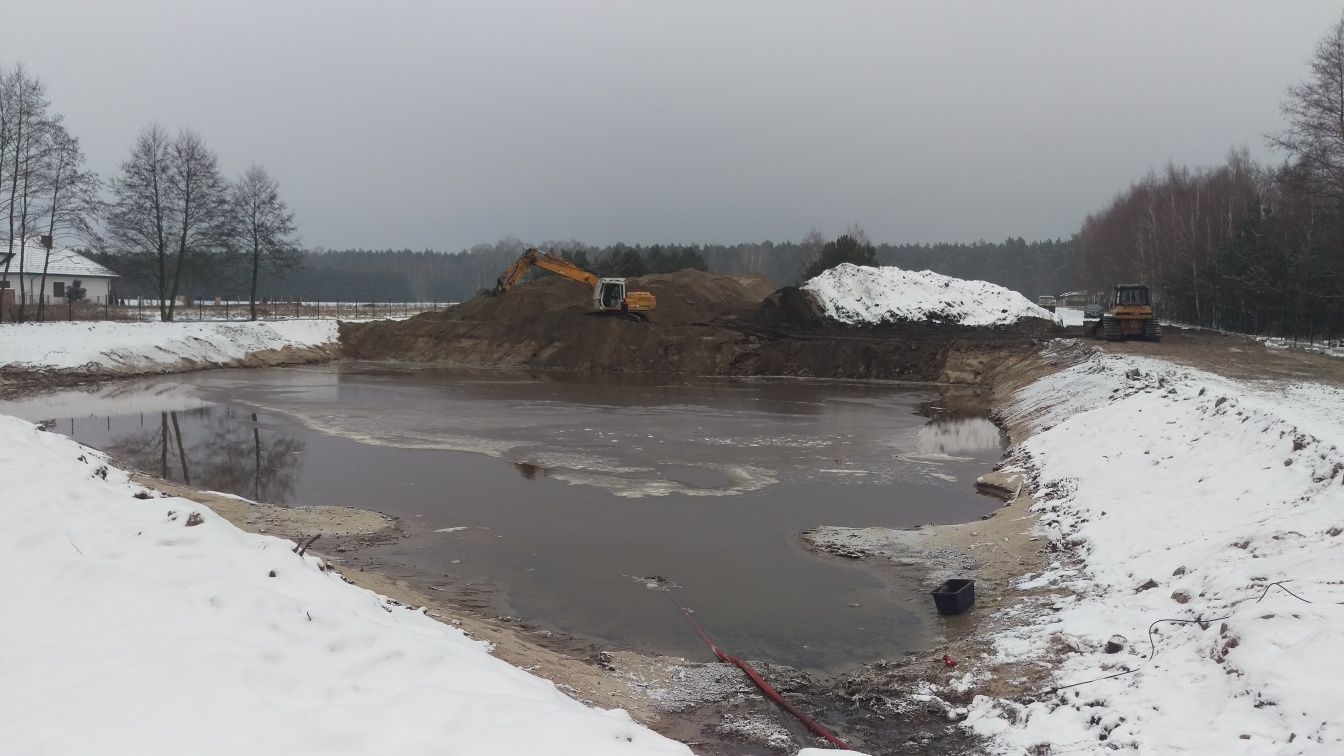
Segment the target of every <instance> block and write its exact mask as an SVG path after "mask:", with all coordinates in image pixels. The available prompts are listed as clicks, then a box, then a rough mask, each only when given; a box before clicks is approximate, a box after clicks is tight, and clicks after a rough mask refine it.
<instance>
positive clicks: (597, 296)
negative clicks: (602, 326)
mask: <svg viewBox="0 0 1344 756" xmlns="http://www.w3.org/2000/svg"><path fill="white" fill-rule="evenodd" d="M624 304H625V279H624V278H603V279H599V280H598V282H597V288H595V289H593V309H594V310H605V311H611V310H620V309H622V308H623V305H624Z"/></svg>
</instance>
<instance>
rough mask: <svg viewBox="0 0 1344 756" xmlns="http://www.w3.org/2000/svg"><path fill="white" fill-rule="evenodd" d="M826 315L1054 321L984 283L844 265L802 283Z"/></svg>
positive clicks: (856, 319)
mask: <svg viewBox="0 0 1344 756" xmlns="http://www.w3.org/2000/svg"><path fill="white" fill-rule="evenodd" d="M802 288H804V289H806V290H807V291H810V292H812V294H813V296H815V297H816V298H817V300H818V301H819V302H820V303H821V306H822V308H823V309H824V310H825V312H826V315H827V317H830V318H831V319H833V320H838V321H840V322H842V323H850V324H864V325H873V324H879V323H896V322H918V321H933V322H938V323H958V324H961V325H967V326H1001V325H1012V324H1014V323H1017V322H1018V321H1020V320H1023V319H1024V318H1041V319H1044V320H1049V321H1053V322H1058V319H1057V318H1056V317H1055V316H1054V315H1052V314H1051V313H1050V311H1048V310H1046V309H1044V308H1041V307H1037V306H1036V305H1035V304H1032V303H1031V302H1030V301H1029V300H1028V299H1027V298H1026V297H1024V296H1022V295H1021V294H1018V293H1017V292H1015V291H1012V290H1010V289H1005V288H1004V287H1002V286H998V285H995V284H992V283H988V282H985V281H966V280H963V279H960V278H952V277H950V276H944V275H941V274H938V273H934V272H932V271H927V270H925V271H920V272H914V271H909V270H902V269H901V268H896V267H892V266H881V267H867V266H860V265H852V264H850V263H844V264H842V265H837V266H836V267H834V268H831V269H830V270H828V271H826V272H825V273H822V274H821V275H819V276H817V277H816V278H813V279H812V280H810V281H808V282H807V283H805V284H803V286H802Z"/></svg>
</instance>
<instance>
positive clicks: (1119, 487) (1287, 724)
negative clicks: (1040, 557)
mask: <svg viewBox="0 0 1344 756" xmlns="http://www.w3.org/2000/svg"><path fill="white" fill-rule="evenodd" d="M1006 419H1007V421H1009V422H1026V423H1030V424H1031V425H1033V426H1034V428H1035V430H1036V432H1035V435H1034V436H1032V437H1031V438H1029V439H1028V440H1027V441H1025V442H1024V443H1023V444H1022V446H1021V447H1020V451H1021V453H1023V454H1025V455H1026V456H1027V457H1028V458H1029V459H1030V460H1031V464H1032V466H1033V467H1034V469H1035V472H1036V476H1037V477H1036V489H1035V492H1034V493H1035V497H1036V504H1035V506H1034V510H1035V512H1036V513H1037V514H1038V516H1039V518H1040V521H1039V525H1038V528H1037V532H1038V534H1039V535H1040V536H1042V537H1045V538H1048V539H1049V541H1050V542H1051V544H1052V546H1053V547H1054V548H1055V549H1056V551H1057V554H1058V557H1057V561H1056V562H1054V563H1053V564H1052V565H1051V566H1050V567H1049V568H1048V569H1047V570H1045V571H1044V572H1042V573H1040V574H1037V575H1032V576H1029V578H1030V579H1029V580H1026V581H1024V582H1023V583H1022V584H1021V587H1022V588H1024V589H1027V588H1033V587H1040V586H1052V587H1054V588H1057V589H1062V590H1064V591H1067V594H1066V596H1065V597H1062V598H1057V599H1056V600H1053V601H1050V602H1048V603H1047V606H1046V607H1045V608H1046V609H1047V611H1044V612H1038V613H1036V614H1035V616H1028V615H1029V613H1024V614H1023V618H1022V619H1020V620H1019V621H1018V622H1017V623H1016V624H1015V625H1013V626H1012V627H1011V628H1010V629H1008V630H1006V631H1004V632H1002V633H1000V634H999V635H998V636H997V637H995V639H994V644H995V655H996V659H995V661H997V662H998V663H1001V664H1010V663H1013V662H1021V661H1023V660H1024V659H1034V660H1036V661H1038V662H1040V663H1043V664H1048V665H1050V667H1051V668H1052V670H1053V672H1052V679H1051V681H1050V682H1049V683H1048V684H1047V685H1046V686H1045V687H1044V689H1042V690H1029V691H1022V693H1021V695H1020V696H1018V697H1016V698H1014V699H1013V700H1009V699H1007V698H1000V697H993V696H985V695H981V696H977V697H976V699H975V700H974V702H973V703H972V705H971V706H970V711H969V716H968V719H967V721H966V726H967V727H969V728H971V729H972V730H973V731H974V732H976V733H978V734H980V735H982V736H984V737H986V738H988V739H989V740H990V742H991V743H992V744H993V747H994V751H995V752H997V753H1022V752H1024V751H1028V750H1031V749H1033V748H1038V747H1046V746H1048V747H1049V748H1051V749H1054V750H1055V751H1063V752H1069V753H1078V752H1103V751H1109V750H1111V749H1113V748H1117V747H1118V748H1121V749H1136V750H1137V751H1139V752H1165V753H1207V754H1222V753H1266V752H1275V753H1327V752H1328V753H1335V752H1338V751H1339V750H1340V749H1341V747H1344V722H1341V719H1340V717H1339V715H1338V709H1339V705H1338V704H1339V699H1338V691H1337V682H1336V680H1337V679H1338V678H1339V675H1340V673H1342V672H1344V663H1342V662H1341V660H1342V659H1344V632H1341V631H1340V630H1339V628H1340V627H1341V620H1344V607H1341V606H1340V605H1339V603H1338V602H1340V601H1344V587H1342V586H1341V584H1340V580H1339V576H1340V574H1341V573H1342V572H1344V553H1341V549H1340V548H1339V545H1340V541H1339V540H1338V539H1339V538H1340V535H1341V528H1344V517H1341V512H1342V511H1344V485H1342V483H1344V451H1341V450H1342V449H1344V392H1341V391H1340V390H1338V389H1334V388H1328V387H1325V386H1321V385H1317V384H1292V385H1276V386H1269V387H1265V386H1261V385H1259V384H1257V385H1255V386H1252V385H1249V384H1246V383H1240V382H1236V381H1232V380H1228V379H1225V378H1222V377H1219V376H1216V375H1213V374H1210V373H1207V372H1201V371H1197V370H1191V369H1185V368H1178V367H1176V366H1174V365H1172V364H1170V363H1166V362H1162V361H1158V360H1153V359H1145V358H1134V357H1119V356H1106V355H1094V356H1093V357H1092V358H1091V359H1090V360H1088V361H1086V362H1084V363H1083V364H1080V365H1076V366H1074V367H1071V368H1068V369H1066V370H1064V371H1062V372H1059V373H1056V374H1054V375H1051V376H1047V377H1045V378H1043V379H1041V380H1039V381H1037V382H1036V383H1034V384H1032V385H1030V386H1028V387H1027V388H1025V389H1023V390H1022V391H1020V392H1019V393H1018V394H1017V395H1016V396H1015V397H1014V399H1013V401H1012V402H1011V404H1010V407H1009V408H1008V411H1007V412H1006ZM1279 581H1291V582H1289V583H1287V587H1288V588H1290V589H1291V590H1292V591H1293V592H1294V593H1296V594H1298V595H1299V596H1301V597H1302V598H1304V599H1306V600H1309V601H1311V602H1312V603H1305V602H1304V601H1300V600H1298V599H1296V598H1294V597H1293V596H1291V595H1289V594H1288V593H1286V592H1284V591H1282V590H1281V589H1279V588H1270V586H1271V585H1272V584H1274V583H1277V582H1279ZM1267 590H1268V592H1266V591H1267ZM1167 619H1177V620H1187V621H1192V622H1182V623H1173V622H1166V621H1161V620H1167ZM1201 619H1203V620H1212V621H1208V622H1205V623H1201V622H1199V620H1201ZM1155 621H1159V622H1157V624H1156V625H1153V623H1154V622H1155ZM1150 627H1151V628H1152V629H1151V634H1152V635H1151V637H1152V644H1153V645H1152V646H1150V644H1149V633H1150ZM1116 635H1119V636H1122V638H1121V639H1118V641H1117V643H1116V644H1110V645H1111V650H1112V651H1113V653H1107V646H1108V642H1110V641H1111V640H1112V637H1113V636H1116ZM1117 645H1118V646H1120V648H1119V650H1116V646H1117ZM1150 648H1156V650H1157V653H1156V655H1155V657H1153V658H1149V655H1150ZM1127 670H1134V671H1133V672H1132V673H1131V674H1122V675H1119V676H1117V677H1113V678H1111V679H1100V680H1099V679H1098V678H1105V677H1107V676H1108V675H1116V674H1117V673H1123V672H1126V671H1127ZM1071 685H1075V686H1076V687H1069V688H1066V689H1063V690H1060V691H1058V692H1051V690H1052V689H1053V688H1055V687H1061V686H1071Z"/></svg>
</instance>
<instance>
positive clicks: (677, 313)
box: [341, 270, 1050, 383]
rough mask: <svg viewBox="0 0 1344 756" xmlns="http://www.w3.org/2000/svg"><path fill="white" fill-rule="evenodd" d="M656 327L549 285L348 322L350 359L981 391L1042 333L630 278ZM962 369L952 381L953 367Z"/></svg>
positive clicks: (586, 293)
mask: <svg viewBox="0 0 1344 756" xmlns="http://www.w3.org/2000/svg"><path fill="white" fill-rule="evenodd" d="M628 286H629V288H630V290H632V291H639V290H646V291H650V292H652V293H653V294H654V296H656V297H657V298H658V306H657V309H656V310H655V311H654V312H653V313H652V314H651V316H650V319H649V322H647V323H639V322H633V321H629V320H625V319H621V318H618V317H612V316H609V315H602V314H594V313H593V312H592V311H591V309H592V307H591V296H592V295H591V291H590V289H589V288H588V287H587V286H584V285H583V284H580V283H577V282H574V281H569V280H566V279H563V278H558V277H554V276H552V277H546V278H541V279H538V280H536V281H532V282H529V283H526V284H523V285H521V286H517V287H514V288H513V289H512V290H511V291H509V292H508V293H506V294H503V295H501V296H481V297H477V298H475V299H472V300H470V301H468V302H464V303H462V304H461V305H458V306H456V307H453V308H450V309H449V310H447V311H445V312H442V313H426V314H423V315H417V316H416V317H413V318H410V319H409V320H404V321H398V322H389V321H383V322H375V323H344V324H342V325H341V342H342V345H343V348H344V351H345V355H346V356H347V357H351V358H354V359H366V360H396V361H402V362H429V363H435V364H438V365H443V366H448V367H460V368H510V369H529V370H537V369H539V370H575V371H601V372H624V373H631V372H649V373H683V374H690V375H795V376H812V377H823V378H876V379H887V380H911V381H936V380H949V379H951V380H956V381H959V382H972V383H973V382H976V381H977V380H978V376H979V374H980V372H982V370H983V368H984V366H985V365H989V364H992V363H993V356H992V355H994V354H998V353H1001V352H1002V351H1004V350H1011V349H1014V348H1021V347H1022V346H1023V345H1024V344H1026V343H1027V342H1031V341H1033V340H1034V339H1036V338H1039V337H1041V336H1049V335H1050V334H1045V333H1039V334H1038V333H1031V332H1027V331H1024V330H1020V329H1003V328H970V327H965V326H955V325H948V324H943V325H939V324H929V323H910V324H884V325H876V326H861V327H856V326H850V325H845V324H842V323H837V322H835V321H833V320H830V319H828V318H826V317H825V316H824V315H823V313H822V310H821V308H820V306H819V304H818V302H817V301H816V298H815V296H814V295H813V294H811V293H810V292H808V291H805V290H802V289H798V288H796V287H788V288H784V289H780V290H778V291H775V292H771V291H770V290H769V284H768V283H766V282H765V281H764V280H763V279H759V278H755V277H733V276H720V275H713V274H710V273H702V272H699V271H692V270H684V271H679V272H677V273H671V274H661V275H652V276H643V277H640V278H632V279H630V281H629V283H628ZM951 363H956V364H957V365H959V366H962V368H964V369H958V370H957V371H954V372H952V373H949V372H947V366H948V365H949V364H951Z"/></svg>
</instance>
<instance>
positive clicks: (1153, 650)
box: [1041, 580, 1344, 696]
mask: <svg viewBox="0 0 1344 756" xmlns="http://www.w3.org/2000/svg"><path fill="white" fill-rule="evenodd" d="M1287 582H1291V581H1289V580H1278V581H1275V582H1273V583H1270V584H1268V585H1266V586H1265V590H1264V591H1263V592H1262V593H1261V594H1260V598H1258V599H1256V600H1255V602H1254V603H1257V604H1258V603H1260V602H1261V601H1264V600H1265V596H1268V595H1269V589H1270V588H1273V587H1274V586H1276V585H1277V586H1278V587H1279V588H1281V589H1283V591H1284V592H1285V593H1287V594H1288V595H1289V596H1292V597H1293V598H1295V599H1297V600H1298V601H1301V602H1303V603H1306V604H1311V603H1314V602H1312V601H1310V600H1308V599H1304V598H1302V597H1301V596H1299V595H1297V594H1296V593H1293V592H1292V591H1290V590H1288V588H1286V587H1285V586H1284V583H1287ZM1339 603H1341V604H1344V601H1341V602H1339ZM1226 619H1232V615H1230V614H1229V615H1226V616H1224V617H1210V618H1208V619H1204V618H1202V617H1196V618H1194V619H1177V618H1174V617H1164V618H1162V619H1157V620H1153V622H1152V624H1150V625H1149V626H1148V661H1152V660H1153V657H1154V656H1157V643H1156V642H1154V641H1153V630H1154V629H1155V628H1156V627H1157V625H1158V623H1161V622H1172V623H1175V624H1182V625H1205V626H1207V625H1209V624H1210V623H1213V622H1221V621H1223V620H1226ZM1141 669H1143V667H1142V666H1138V667H1135V668H1134V669H1127V670H1125V671H1123V672H1116V673H1114V674H1110V675H1105V676H1102V677H1096V678H1093V679H1091V680H1083V681H1082V682H1076V683H1069V684H1068V685H1058V686H1056V687H1053V688H1051V689H1049V690H1047V691H1044V692H1043V693H1041V695H1043V696H1049V695H1053V694H1055V693H1058V692H1059V691H1061V690H1067V689H1069V688H1076V687H1078V686H1079V685H1091V684H1092V683H1094V682H1101V681H1102V680H1111V679H1114V678H1116V677H1124V676H1125V675H1132V674H1134V673H1135V672H1138V671H1139V670H1141Z"/></svg>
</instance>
